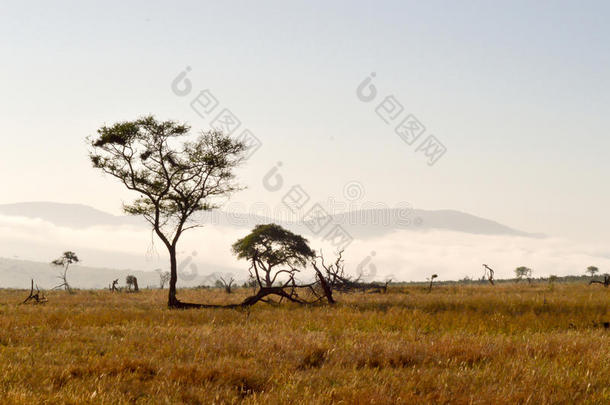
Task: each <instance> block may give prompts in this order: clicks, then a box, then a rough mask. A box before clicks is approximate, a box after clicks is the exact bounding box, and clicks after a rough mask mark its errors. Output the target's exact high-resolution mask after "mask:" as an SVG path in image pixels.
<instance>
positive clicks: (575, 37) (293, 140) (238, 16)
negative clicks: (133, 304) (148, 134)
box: [0, 1, 610, 239]
mask: <svg viewBox="0 0 610 405" xmlns="http://www.w3.org/2000/svg"><path fill="white" fill-rule="evenodd" d="M609 19H610V3H608V2H577V1H573V2H559V1H554V2H520V1H511V2H405V1H378V2H371V1H366V2H365V1H257V2H254V1H252V2H250V1H248V2H246V1H223V2H209V1H196V2H169V1H168V2H151V1H146V2H145V1H130V2H126V1H121V2H118V1H100V2H82V1H74V2H43V1H40V2H27V1H15V2H6V1H5V2H2V3H1V4H0V52H1V53H2V56H3V58H2V63H1V64H0V86H1V87H0V88H1V89H2V98H1V99H0V133H1V134H2V139H3V143H2V151H3V153H2V155H3V156H2V159H1V161H0V169H1V170H2V183H3V186H4V187H3V190H4V192H3V193H2V195H1V196H0V203H8V202H17V201H32V200H51V201H64V202H77V203H85V204H89V205H92V206H95V207H97V208H100V209H104V210H107V211H111V212H115V213H118V211H119V208H120V200H121V199H123V198H128V196H129V195H128V194H127V193H125V192H123V190H122V189H121V188H120V187H119V186H118V185H117V184H115V183H114V182H113V181H112V180H111V179H107V178H102V177H101V176H100V175H99V173H97V172H95V171H94V170H93V169H90V165H89V162H88V161H87V158H86V148H85V144H84V137H85V136H87V135H89V134H93V133H94V132H95V129H96V128H97V127H99V126H100V125H101V124H103V123H111V122H114V121H117V120H123V119H132V118H135V117H137V116H139V115H142V114H146V113H154V114H156V115H157V116H158V117H159V118H173V119H178V120H185V121H188V122H189V123H190V124H191V125H192V126H193V128H194V129H206V128H207V125H208V122H207V121H205V120H203V119H201V118H199V117H198V116H197V115H196V114H194V113H193V111H192V110H191V109H190V107H189V101H190V99H192V97H185V98H180V97H177V96H176V95H174V94H173V93H172V92H171V90H170V83H171V81H172V80H173V79H174V77H175V76H176V75H177V74H178V73H179V72H180V71H182V70H183V69H184V68H185V67H186V66H190V67H192V71H191V72H190V74H189V78H190V80H191V81H192V83H193V87H194V89H195V90H197V91H198V90H202V89H205V88H209V89H211V91H212V92H213V93H214V94H215V95H216V96H217V97H218V98H219V100H220V101H221V104H222V106H224V107H228V108H230V109H231V110H232V111H233V112H234V113H235V114H236V115H237V116H238V117H239V118H240V119H241V120H242V122H243V123H244V125H245V126H247V127H248V128H250V129H251V130H252V131H253V132H254V133H255V134H256V135H257V136H258V137H259V138H260V139H261V140H262V142H263V143H264V145H263V147H262V148H261V150H260V151H258V152H257V154H256V155H255V156H254V157H253V158H252V159H251V160H250V162H249V163H248V165H247V166H246V167H245V168H243V169H242V170H241V171H240V178H241V179H242V182H243V183H244V184H245V185H246V186H248V187H249V189H248V190H247V191H244V192H242V193H240V194H238V195H236V196H235V198H234V200H235V201H240V202H243V203H244V204H252V203H254V202H258V201H262V202H266V203H268V204H271V205H276V204H278V203H279V201H280V198H281V195H280V193H270V192H268V191H266V190H265V189H264V188H263V187H262V184H261V178H262V177H263V175H264V174H265V173H266V172H267V171H268V170H269V169H270V168H271V167H272V166H273V165H274V164H275V163H276V162H277V161H282V162H283V163H284V165H283V167H282V175H283V176H284V177H285V179H286V182H287V184H295V183H300V184H301V185H303V187H304V188H305V189H307V191H308V192H309V193H310V194H311V195H312V199H313V200H321V201H324V200H326V199H327V198H328V197H331V196H334V197H336V198H338V199H341V198H342V190H343V186H344V184H345V183H347V182H350V181H359V182H361V183H362V184H363V186H364V188H365V189H366V197H365V199H366V200H367V201H373V202H384V203H386V204H388V205H395V204H396V203H398V202H401V201H408V202H410V203H412V204H413V205H414V206H415V207H418V208H423V209H441V208H448V209H457V210H461V211H465V212H469V213H472V214H475V215H480V216H484V217H487V218H490V219H494V220H497V221H500V222H502V223H505V224H507V225H510V226H514V227H516V228H519V229H523V230H527V231H534V232H545V233H549V234H554V235H568V236H574V237H584V236H586V235H591V236H592V237H593V238H597V239H599V238H608V237H610V230H609V229H610V216H609V215H608V213H607V207H608V206H610V193H609V192H608V188H607V187H605V184H604V182H605V180H606V178H607V175H608V173H609V169H610V162H609V161H608V159H607V158H606V154H607V150H608V148H609V146H610V140H609V138H608V136H607V131H608V128H609V124H610V111H609V106H610V80H609V72H610V69H609V68H610V28H609V25H608V21H609ZM371 72H376V74H377V76H376V79H375V85H376V87H377V88H378V89H379V92H380V93H381V95H383V96H385V95H389V94H393V95H395V96H396V98H397V99H398V100H399V101H400V102H401V103H402V104H403V105H404V106H405V108H406V111H408V112H411V113H413V114H415V115H417V117H418V118H419V119H420V120H421V121H422V122H423V123H424V124H425V125H426V127H427V129H428V131H429V133H432V134H434V135H436V136H437V137H438V138H439V139H440V140H441V141H442V142H443V143H444V144H445V146H446V147H447V149H448V151H447V153H446V155H445V156H444V157H443V158H442V159H441V160H440V161H439V162H438V163H437V164H436V165H435V166H433V167H429V166H428V165H427V164H426V162H425V159H424V157H423V155H420V154H416V153H414V150H415V148H414V147H410V146H407V145H406V144H404V143H403V142H402V141H401V140H400V139H399V138H398V137H397V136H396V135H395V134H394V133H393V132H392V129H391V128H390V127H388V126H386V125H385V124H384V123H383V122H382V121H381V120H380V118H379V117H377V116H376V115H375V113H374V105H372V104H364V103H362V102H361V101H359V100H358V99H357V98H356V92H355V90H356V87H357V86H358V85H359V84H360V82H361V81H362V80H363V79H364V78H365V77H366V76H367V75H368V74H369V73H371Z"/></svg>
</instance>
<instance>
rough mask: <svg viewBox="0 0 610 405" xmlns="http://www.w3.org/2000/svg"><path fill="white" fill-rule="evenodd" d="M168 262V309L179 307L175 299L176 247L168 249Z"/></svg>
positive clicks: (176, 275) (176, 278)
mask: <svg viewBox="0 0 610 405" xmlns="http://www.w3.org/2000/svg"><path fill="white" fill-rule="evenodd" d="M169 260H170V278H169V295H168V301H167V305H168V306H169V307H170V308H176V307H179V306H180V302H179V301H178V298H176V282H177V281H178V261H177V258H176V247H171V248H169Z"/></svg>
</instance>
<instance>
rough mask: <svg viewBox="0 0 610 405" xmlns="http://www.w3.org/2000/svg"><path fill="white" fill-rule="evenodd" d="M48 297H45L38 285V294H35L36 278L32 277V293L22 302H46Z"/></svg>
mask: <svg viewBox="0 0 610 405" xmlns="http://www.w3.org/2000/svg"><path fill="white" fill-rule="evenodd" d="M47 301H48V299H47V297H45V295H44V294H43V293H41V292H40V289H39V288H38V285H36V294H34V280H33V279H32V284H31V286H30V295H28V297H27V298H26V299H25V300H24V301H23V303H22V304H27V303H30V302H32V303H34V304H44V303H45V302H47Z"/></svg>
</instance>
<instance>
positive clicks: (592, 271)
mask: <svg viewBox="0 0 610 405" xmlns="http://www.w3.org/2000/svg"><path fill="white" fill-rule="evenodd" d="M585 272H586V273H589V275H590V276H591V277H595V275H596V274H597V273H598V272H599V269H598V268H597V267H595V266H589V267H587V270H585Z"/></svg>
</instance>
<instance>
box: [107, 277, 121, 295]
mask: <svg viewBox="0 0 610 405" xmlns="http://www.w3.org/2000/svg"><path fill="white" fill-rule="evenodd" d="M118 284H119V279H118V278H117V279H116V280H112V284H109V285H108V289H109V290H110V291H112V292H120V291H121V289H120V288H119V287H117V285H118Z"/></svg>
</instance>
